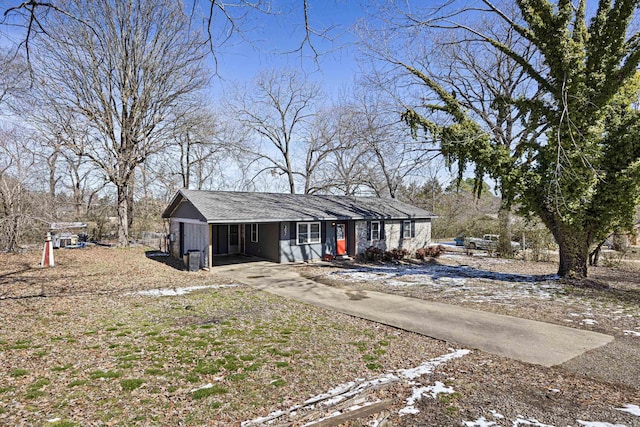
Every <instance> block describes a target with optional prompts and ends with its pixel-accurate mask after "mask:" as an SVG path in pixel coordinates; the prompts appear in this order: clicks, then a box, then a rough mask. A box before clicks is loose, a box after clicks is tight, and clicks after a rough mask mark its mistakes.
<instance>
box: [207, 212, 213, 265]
mask: <svg viewBox="0 0 640 427" xmlns="http://www.w3.org/2000/svg"><path fill="white" fill-rule="evenodd" d="M208 258H209V265H208V267H209V272H212V271H213V225H212V224H209V257H208Z"/></svg>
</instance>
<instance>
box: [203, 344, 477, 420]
mask: <svg viewBox="0 0 640 427" xmlns="http://www.w3.org/2000/svg"><path fill="white" fill-rule="evenodd" d="M470 352H471V351H470V350H455V351H454V350H452V351H451V353H448V354H444V355H442V356H440V357H436V358H434V359H431V360H428V361H426V362H424V363H422V364H420V365H419V366H417V367H415V368H411V369H399V370H397V371H395V372H391V373H387V374H384V375H382V376H380V377H377V378H373V379H371V380H365V379H364V378H358V379H356V380H355V381H350V382H348V383H345V384H341V385H339V386H337V387H334V388H332V389H330V390H329V391H328V392H327V393H323V394H319V395H317V396H314V397H311V398H309V399H307V400H305V401H304V403H303V404H301V405H294V406H292V407H291V408H289V410H288V411H275V412H272V413H271V414H269V415H267V416H265V417H260V418H256V419H253V420H248V421H243V422H242V423H240V426H241V427H250V426H259V425H264V424H265V423H267V424H273V423H274V422H276V420H277V418H279V417H281V416H283V415H287V414H292V413H294V412H295V411H297V410H299V409H300V408H303V407H307V408H309V407H314V406H315V405H316V404H318V405H323V406H330V405H331V404H334V403H337V402H340V401H342V400H345V399H348V398H350V397H353V396H356V395H358V394H360V393H361V392H362V391H364V390H366V389H367V388H369V387H372V386H376V385H380V384H386V383H390V382H393V381H398V380H402V379H405V380H413V379H415V378H418V377H420V376H422V375H425V374H429V373H431V372H433V371H434V369H435V368H436V367H437V366H438V365H441V364H443V363H445V362H448V361H449V360H452V359H456V358H460V357H462V356H464V355H467V354H469V353H470ZM410 384H411V385H415V382H413V381H410ZM437 384H438V383H436V385H437ZM442 386H444V384H442ZM208 387H213V385H211V384H207V386H204V387H201V388H208ZM423 388H424V390H423V391H434V389H433V388H430V387H423ZM443 388H444V387H443ZM438 389H440V388H438ZM414 396H416V398H415V399H418V398H420V397H421V396H422V393H420V395H419V396H417V394H416V391H415V390H414ZM412 397H413V396H412ZM410 399H411V398H410ZM415 399H414V400H413V402H412V405H413V403H415ZM407 400H409V399H407ZM374 403H376V402H365V403H363V404H362V405H363V406H365V405H371V404H374ZM404 409H405V410H406V411H405V413H417V412H419V411H418V410H417V409H415V408H413V409H409V407H407V408H404ZM411 410H414V411H416V412H409V411H411ZM401 413H402V410H401ZM340 414H341V413H340V412H337V413H336V414H335V415H330V416H329V417H327V418H331V417H334V416H336V415H340ZM327 418H325V419H327ZM317 421H318V420H316V421H314V422H317Z"/></svg>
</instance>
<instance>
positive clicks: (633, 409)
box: [616, 404, 640, 417]
mask: <svg viewBox="0 0 640 427" xmlns="http://www.w3.org/2000/svg"><path fill="white" fill-rule="evenodd" d="M616 409H617V410H618V411H622V412H628V413H630V414H631V415H635V416H636V417H640V406H638V405H631V404H627V405H624V407H622V408H616Z"/></svg>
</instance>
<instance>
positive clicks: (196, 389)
mask: <svg viewBox="0 0 640 427" xmlns="http://www.w3.org/2000/svg"><path fill="white" fill-rule="evenodd" d="M211 387H213V384H211V383H208V384H205V385H203V386H202V387H198V388H194V389H193V390H191V393H193V392H195V391H198V390H206V389H208V388H211Z"/></svg>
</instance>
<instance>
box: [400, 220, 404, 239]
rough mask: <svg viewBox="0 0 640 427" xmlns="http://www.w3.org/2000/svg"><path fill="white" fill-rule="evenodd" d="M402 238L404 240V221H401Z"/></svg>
mask: <svg viewBox="0 0 640 427" xmlns="http://www.w3.org/2000/svg"><path fill="white" fill-rule="evenodd" d="M400 238H401V239H404V221H400Z"/></svg>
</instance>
